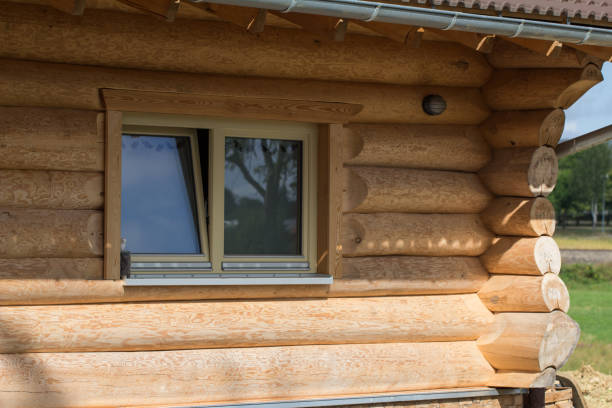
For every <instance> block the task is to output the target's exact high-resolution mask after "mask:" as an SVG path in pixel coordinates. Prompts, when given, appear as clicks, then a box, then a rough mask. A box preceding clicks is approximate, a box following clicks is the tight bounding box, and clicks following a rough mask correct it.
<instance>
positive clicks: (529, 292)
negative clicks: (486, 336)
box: [478, 273, 570, 312]
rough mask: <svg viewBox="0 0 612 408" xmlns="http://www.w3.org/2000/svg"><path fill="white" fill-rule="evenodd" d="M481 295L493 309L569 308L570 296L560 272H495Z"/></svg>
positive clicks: (520, 310) (495, 310) (484, 301)
mask: <svg viewBox="0 0 612 408" xmlns="http://www.w3.org/2000/svg"><path fill="white" fill-rule="evenodd" d="M478 296H480V299H481V300H482V301H483V303H484V304H485V305H486V306H487V307H488V308H489V310H491V311H493V312H552V311H553V310H561V311H563V312H567V311H568V309H569V305H570V297H569V293H568V291H567V287H566V286H565V284H564V283H563V281H562V280H561V279H559V276H557V275H555V274H554V273H547V274H544V276H520V275H495V276H492V277H491V278H490V279H489V280H488V281H487V283H485V284H484V286H483V287H482V289H480V291H479V292H478Z"/></svg>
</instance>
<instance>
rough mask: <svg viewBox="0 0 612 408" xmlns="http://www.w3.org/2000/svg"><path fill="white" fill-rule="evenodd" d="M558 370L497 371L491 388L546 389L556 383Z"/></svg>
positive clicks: (549, 368)
mask: <svg viewBox="0 0 612 408" xmlns="http://www.w3.org/2000/svg"><path fill="white" fill-rule="evenodd" d="M556 375H557V370H555V369H554V368H552V367H548V368H546V369H545V370H543V371H541V372H527V371H508V370H497V371H496V372H495V375H494V376H493V377H492V378H491V379H490V380H489V382H488V383H487V385H488V386H489V387H517V388H545V387H552V386H553V385H554V383H555V378H556Z"/></svg>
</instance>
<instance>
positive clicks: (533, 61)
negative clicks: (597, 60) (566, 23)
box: [487, 37, 590, 69]
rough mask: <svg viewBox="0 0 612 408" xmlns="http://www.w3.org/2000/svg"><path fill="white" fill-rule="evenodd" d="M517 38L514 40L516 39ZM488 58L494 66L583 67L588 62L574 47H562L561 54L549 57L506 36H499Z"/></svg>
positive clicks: (499, 67)
mask: <svg viewBox="0 0 612 408" xmlns="http://www.w3.org/2000/svg"><path fill="white" fill-rule="evenodd" d="M516 39H517V38H515V39H514V40H516ZM487 60H488V61H489V63H490V64H491V65H492V66H493V67H494V68H498V69H501V68H582V67H584V66H585V65H586V64H587V63H588V62H590V61H586V60H585V59H582V58H579V57H578V55H577V54H576V51H574V49H573V48H571V47H569V46H567V47H561V50H560V52H559V55H557V56H555V57H552V58H551V57H547V56H546V54H545V53H543V52H536V51H533V50H531V49H529V48H526V47H522V46H520V45H518V44H515V43H513V42H511V41H508V40H507V39H506V38H503V37H502V38H498V39H497V41H496V42H495V46H494V48H493V51H492V52H491V53H490V54H488V55H487Z"/></svg>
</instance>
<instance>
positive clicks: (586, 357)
mask: <svg viewBox="0 0 612 408" xmlns="http://www.w3.org/2000/svg"><path fill="white" fill-rule="evenodd" d="M561 277H562V278H563V280H564V281H565V283H566V284H567V287H568V289H569V293H570V302H571V306H570V310H569V315H570V316H571V317H572V318H573V319H574V320H576V321H577V322H578V323H579V324H580V328H581V336H580V342H579V343H578V346H577V347H576V351H575V352H574V354H572V356H571V357H570V360H569V361H568V363H567V364H566V365H565V367H563V370H576V369H579V368H580V367H581V366H582V365H583V364H588V365H591V366H592V367H593V368H594V369H596V370H597V371H600V372H602V373H605V374H612V265H601V266H595V267H593V266H590V265H580V264H577V265H569V266H567V267H564V268H563V269H562V272H561Z"/></svg>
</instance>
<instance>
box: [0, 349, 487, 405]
mask: <svg viewBox="0 0 612 408" xmlns="http://www.w3.org/2000/svg"><path fill="white" fill-rule="evenodd" d="M355 362H359V363H358V364H356V363H355ZM0 367H3V368H5V370H10V371H9V372H10V373H11V375H3V376H1V377H0V399H1V400H2V401H3V402H4V405H3V406H4V408H18V407H19V408H20V407H24V406H27V407H32V408H51V407H57V406H64V405H66V401H70V404H71V405H72V406H78V407H84V408H85V407H100V406H126V405H128V406H130V405H142V403H143V401H146V403H147V404H151V405H154V406H159V405H164V404H167V405H170V404H174V405H176V404H189V403H196V402H197V403H202V402H206V403H214V402H230V401H231V402H236V403H238V402H241V401H248V400H258V399H259V400H261V399H266V400H288V399H297V398H306V397H312V396H313V395H317V396H321V397H327V396H337V395H343V394H365V393H368V394H372V393H383V392H400V391H402V392H403V391H410V390H426V389H436V388H442V387H470V386H480V385H483V384H485V383H486V382H487V381H488V380H489V379H490V378H491V377H492V376H493V374H494V371H493V370H492V369H491V367H490V366H489V364H488V363H487V362H486V361H485V360H484V358H483V357H482V355H481V354H480V352H479V351H478V349H477V347H476V345H475V342H471V341H470V342H456V343H445V342H437V343H388V344H359V345H352V344H351V345H319V346H301V347H260V348H250V349H240V348H238V349H211V350H178V351H161V352H160V351H156V352H116V353H105V352H100V353H37V354H12V355H10V354H4V355H1V356H0ZM440 367H444V370H440ZM75 384H78V386H75ZM109 389H112V390H113V391H112V392H109Z"/></svg>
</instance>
